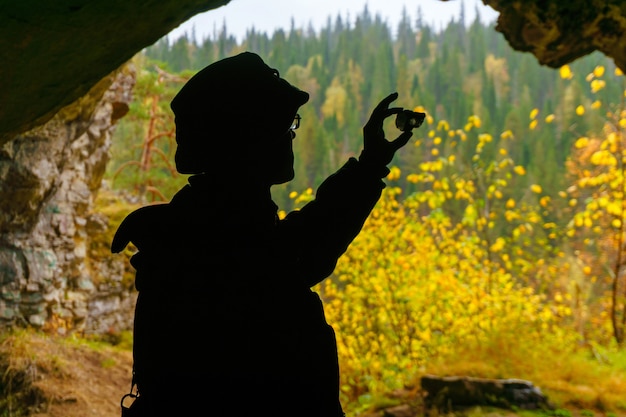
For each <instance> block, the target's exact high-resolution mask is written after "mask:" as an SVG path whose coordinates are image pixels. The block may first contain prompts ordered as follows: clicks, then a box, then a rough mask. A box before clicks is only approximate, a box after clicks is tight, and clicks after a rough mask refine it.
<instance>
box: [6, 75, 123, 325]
mask: <svg viewBox="0 0 626 417" xmlns="http://www.w3.org/2000/svg"><path fill="white" fill-rule="evenodd" d="M134 80H135V75H134V70H133V67H132V66H130V65H125V66H123V67H122V68H120V69H119V70H116V71H115V72H113V73H112V74H110V75H108V76H107V77H105V78H104V79H103V80H101V81H100V82H99V83H98V84H96V85H95V86H94V87H93V88H92V89H91V90H90V91H89V93H88V94H87V95H86V96H84V97H83V98H81V99H79V100H77V101H76V102H74V103H72V104H71V105H69V106H66V107H64V108H63V109H61V111H59V112H58V113H57V114H56V115H55V116H54V117H53V118H52V119H51V120H49V121H48V122H47V123H46V124H45V125H43V126H40V127H38V128H35V129H33V130H30V131H28V132H25V133H23V134H20V135H17V136H15V137H14V138H13V139H12V140H10V141H8V142H6V143H5V144H4V145H3V146H2V147H1V148H0V196H2V198H0V231H1V237H0V326H2V325H6V324H8V323H19V324H29V325H33V326H37V327H42V326H44V325H48V326H55V327H58V328H59V329H79V330H83V331H86V332H105V331H108V330H110V329H119V328H129V327H130V324H131V323H132V306H133V303H134V299H133V296H132V295H131V294H132V292H131V291H129V290H128V288H127V287H128V284H123V282H122V274H123V268H124V266H123V264H122V263H121V262H117V261H116V260H108V261H107V260H106V259H105V260H104V261H102V260H96V259H90V257H89V253H90V247H91V246H92V245H93V240H94V239H95V238H96V237H97V236H98V235H99V234H102V233H103V232H104V231H105V230H106V228H107V223H108V219H107V218H105V217H104V216H103V215H101V214H95V213H93V212H92V208H93V203H94V197H95V195H96V193H97V191H98V189H99V188H100V185H101V181H102V177H103V174H104V172H105V167H106V163H107V161H108V150H109V147H110V145H111V134H112V132H113V130H114V128H115V122H116V120H117V119H119V118H120V117H122V116H123V115H124V114H126V112H127V111H128V104H129V103H130V99H131V90H132V86H133V85H134ZM94 262H97V264H94Z"/></svg>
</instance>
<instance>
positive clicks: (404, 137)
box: [390, 130, 413, 152]
mask: <svg viewBox="0 0 626 417" xmlns="http://www.w3.org/2000/svg"><path fill="white" fill-rule="evenodd" d="M411 136H413V132H411V131H410V130H409V131H406V132H403V133H402V134H401V135H400V136H398V137H397V138H396V139H395V140H393V141H391V142H390V143H391V146H392V147H393V149H394V152H395V151H397V150H398V149H400V148H401V147H403V146H404V145H406V144H407V143H408V141H409V139H411Z"/></svg>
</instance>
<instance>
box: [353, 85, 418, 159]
mask: <svg viewBox="0 0 626 417" xmlns="http://www.w3.org/2000/svg"><path fill="white" fill-rule="evenodd" d="M397 98H398V93H392V94H390V95H388V96H387V97H385V98H384V99H383V100H382V101H381V102H380V103H378V105H377V106H376V107H375V108H374V110H373V111H372V114H371V116H370V118H369V120H368V121H367V123H366V124H365V126H364V127H363V152H362V153H361V156H360V158H359V160H360V161H361V162H363V163H364V164H367V165H371V166H386V165H387V164H389V163H390V162H391V160H392V159H393V156H394V154H395V153H396V151H397V150H398V149H400V148H401V147H403V146H404V145H406V144H407V142H408V141H409V139H410V138H411V136H412V135H413V133H412V132H411V131H410V130H408V131H406V132H402V133H401V134H400V135H399V136H398V137H397V138H396V139H394V140H392V141H389V140H387V139H386V138H385V132H384V130H383V122H384V121H385V119H386V118H388V117H390V116H393V115H394V114H398V113H400V112H402V111H403V110H404V109H403V108H402V107H389V105H390V104H391V103H392V102H393V101H394V100H396V99H397Z"/></svg>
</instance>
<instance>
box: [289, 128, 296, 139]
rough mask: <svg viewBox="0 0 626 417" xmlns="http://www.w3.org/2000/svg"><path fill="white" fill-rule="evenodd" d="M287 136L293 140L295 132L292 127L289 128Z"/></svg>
mask: <svg viewBox="0 0 626 417" xmlns="http://www.w3.org/2000/svg"><path fill="white" fill-rule="evenodd" d="M289 137H291V140H294V139H295V138H296V132H295V131H294V130H292V129H289Z"/></svg>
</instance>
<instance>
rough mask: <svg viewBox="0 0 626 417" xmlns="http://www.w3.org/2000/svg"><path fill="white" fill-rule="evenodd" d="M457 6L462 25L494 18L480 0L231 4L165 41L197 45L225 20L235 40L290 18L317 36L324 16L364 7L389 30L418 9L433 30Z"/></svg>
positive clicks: (246, 0)
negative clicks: (189, 40)
mask: <svg viewBox="0 0 626 417" xmlns="http://www.w3.org/2000/svg"><path fill="white" fill-rule="evenodd" d="M461 3H463V5H464V7H465V16H466V23H467V24H469V23H471V22H472V21H473V20H474V17H475V16H476V13H475V12H476V11H478V13H479V15H480V19H481V21H483V22H485V23H487V22H492V21H495V20H496V19H497V17H498V13H497V12H496V11H495V10H493V9H492V8H491V7H489V6H486V5H484V4H483V3H482V1H481V0H449V1H441V0H263V1H260V0H231V1H230V3H228V4H227V5H225V6H222V7H219V8H217V9H213V10H209V11H208V12H205V13H201V14H198V15H196V16H194V17H193V18H191V19H190V20H188V21H186V22H185V23H183V24H182V25H180V26H179V27H178V28H176V29H174V30H173V31H172V32H170V34H169V35H168V36H169V38H170V39H171V40H175V39H177V38H178V37H180V36H182V35H183V34H185V33H187V34H188V35H189V36H191V34H192V30H194V29H195V34H196V38H197V40H199V41H201V40H203V39H205V38H207V37H208V38H212V37H213V34H214V33H215V32H218V31H219V30H220V29H221V28H222V25H223V24H224V21H225V22H226V28H227V30H228V33H229V34H232V35H234V36H235V37H236V38H237V40H238V41H241V40H242V39H243V38H244V36H245V34H246V31H247V30H249V29H251V28H254V29H255V30H256V31H258V32H266V33H268V34H270V35H271V34H272V33H273V32H274V30H276V29H279V28H282V29H285V30H288V29H289V28H290V27H291V21H292V18H293V21H294V23H295V26H296V27H297V28H307V27H308V26H309V24H312V25H313V28H314V29H315V30H316V31H319V29H321V28H322V27H324V26H325V25H326V22H327V20H328V17H331V18H332V21H333V22H334V20H335V18H336V17H337V16H338V15H340V16H341V17H342V19H344V22H346V21H347V20H348V19H349V20H350V22H351V23H353V22H354V18H355V17H356V16H357V15H359V14H361V13H362V12H363V10H364V8H365V6H366V5H367V8H368V10H369V12H370V14H371V15H372V16H375V15H377V14H378V15H379V16H380V17H381V18H382V19H383V20H384V21H386V22H387V23H388V24H389V27H390V28H391V29H392V30H395V28H396V27H397V23H398V21H399V20H400V18H401V16H402V10H403V8H404V7H406V11H407V13H408V15H409V16H410V17H411V20H412V21H413V22H414V21H415V19H416V18H417V10H418V7H420V8H421V10H422V16H423V20H424V22H425V23H427V24H429V25H430V26H431V27H433V28H434V29H435V30H439V29H440V28H441V27H443V26H445V25H447V24H448V23H449V22H450V21H451V20H452V19H455V20H457V19H458V17H459V14H460V10H461Z"/></svg>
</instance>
